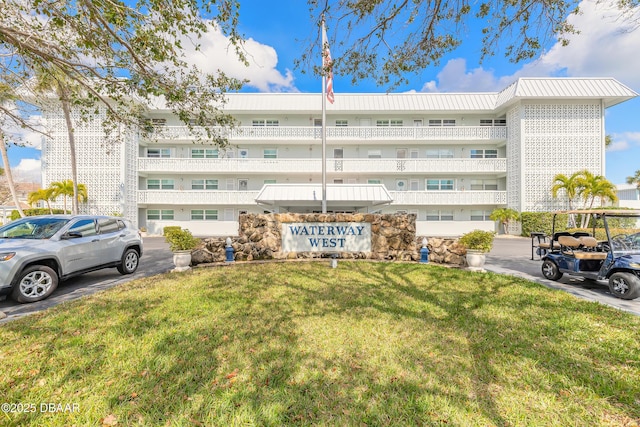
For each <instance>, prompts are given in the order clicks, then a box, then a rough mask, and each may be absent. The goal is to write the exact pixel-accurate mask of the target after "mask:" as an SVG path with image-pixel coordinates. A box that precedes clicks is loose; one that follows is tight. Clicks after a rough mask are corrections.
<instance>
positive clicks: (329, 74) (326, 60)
mask: <svg viewBox="0 0 640 427" xmlns="http://www.w3.org/2000/svg"><path fill="white" fill-rule="evenodd" d="M322 68H323V69H324V73H325V77H326V83H327V101H329V102H330V103H332V104H333V101H334V100H335V97H334V95H333V60H332V59H331V52H330V51H329V40H328V39H327V30H326V29H325V27H324V21H323V22H322Z"/></svg>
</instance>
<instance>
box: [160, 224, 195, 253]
mask: <svg viewBox="0 0 640 427" xmlns="http://www.w3.org/2000/svg"><path fill="white" fill-rule="evenodd" d="M167 229H169V230H167ZM163 233H164V238H165V240H166V241H167V243H169V249H171V251H172V252H176V251H190V250H193V249H195V248H196V247H197V246H198V244H199V243H200V239H198V238H197V237H193V235H192V234H191V232H190V231H189V230H183V229H182V228H180V227H173V226H172V227H165V228H164V229H163Z"/></svg>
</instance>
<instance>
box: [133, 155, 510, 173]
mask: <svg viewBox="0 0 640 427" xmlns="http://www.w3.org/2000/svg"><path fill="white" fill-rule="evenodd" d="M138 170H139V171H140V172H173V173H183V172H190V173H210V172H229V173H275V172H277V173H306V172H310V171H320V170H321V160H320V159H238V158H233V159H190V158H164V159H156V158H148V157H140V158H139V159H138ZM327 171H330V172H344V173H420V174H424V173H506V171H507V160H506V159H339V160H338V159H328V160H327Z"/></svg>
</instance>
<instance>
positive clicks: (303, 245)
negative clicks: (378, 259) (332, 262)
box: [282, 222, 371, 252]
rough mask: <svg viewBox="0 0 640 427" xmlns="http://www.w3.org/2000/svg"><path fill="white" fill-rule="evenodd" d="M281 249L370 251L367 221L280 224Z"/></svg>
mask: <svg viewBox="0 0 640 427" xmlns="http://www.w3.org/2000/svg"><path fill="white" fill-rule="evenodd" d="M282 251H283V252H371V223H368V222H306V223H305V222H292V223H285V224H282Z"/></svg>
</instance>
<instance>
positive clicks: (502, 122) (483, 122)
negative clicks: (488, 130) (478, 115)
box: [480, 119, 507, 126]
mask: <svg viewBox="0 0 640 427" xmlns="http://www.w3.org/2000/svg"><path fill="white" fill-rule="evenodd" d="M506 125H507V119H480V126H506Z"/></svg>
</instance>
